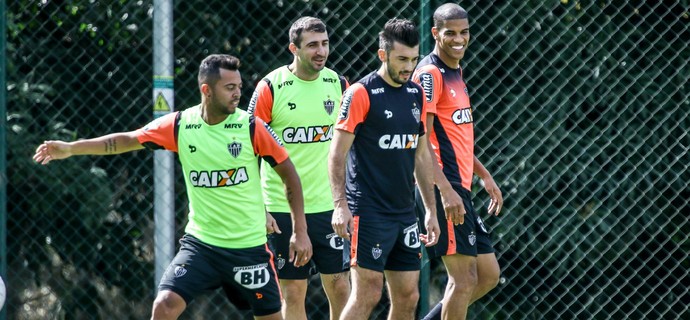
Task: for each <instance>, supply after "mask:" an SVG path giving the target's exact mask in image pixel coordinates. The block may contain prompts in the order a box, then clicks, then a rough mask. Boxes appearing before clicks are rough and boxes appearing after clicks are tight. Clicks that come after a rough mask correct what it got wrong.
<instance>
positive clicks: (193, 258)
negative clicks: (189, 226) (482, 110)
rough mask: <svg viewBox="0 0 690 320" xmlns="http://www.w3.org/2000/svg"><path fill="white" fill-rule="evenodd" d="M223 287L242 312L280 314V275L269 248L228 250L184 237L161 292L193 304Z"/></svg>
mask: <svg viewBox="0 0 690 320" xmlns="http://www.w3.org/2000/svg"><path fill="white" fill-rule="evenodd" d="M221 287H222V288H223V290H224V291H225V294H226V295H227V297H228V299H230V301H231V302H232V303H234V304H235V305H236V306H237V307H238V308H240V309H248V308H249V307H251V309H252V311H253V313H254V315H255V316H266V315H270V314H274V313H276V312H279V311H280V307H281V292H280V288H279V286H278V275H277V274H276V271H275V267H274V265H273V259H272V254H271V252H270V251H269V250H268V246H267V245H265V244H263V245H260V246H257V247H253V248H246V249H227V248H220V247H216V246H212V245H209V244H206V243H204V242H202V241H201V240H199V239H197V238H195V237H193V236H191V235H188V234H186V235H184V236H183V237H182V239H180V251H178V252H177V255H175V258H174V259H173V261H172V262H171V263H170V265H169V266H168V268H167V269H166V270H165V273H163V277H162V279H161V282H160V284H159V285H158V290H170V291H173V292H175V293H177V294H179V295H180V296H181V297H182V298H183V299H184V300H185V302H187V304H189V303H190V302H191V301H192V300H193V299H194V297H196V296H198V295H200V294H202V293H204V292H207V291H211V290H215V289H218V288H221Z"/></svg>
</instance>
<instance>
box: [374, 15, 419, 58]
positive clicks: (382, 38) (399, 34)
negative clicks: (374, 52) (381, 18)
mask: <svg viewBox="0 0 690 320" xmlns="http://www.w3.org/2000/svg"><path fill="white" fill-rule="evenodd" d="M396 41H397V42H399V43H402V44H404V45H406V46H408V47H414V46H416V45H418V44H419V30H417V26H415V24H414V23H413V22H412V21H410V20H407V19H398V18H393V19H390V20H388V22H386V25H384V26H383V31H381V32H379V49H383V50H385V51H386V52H390V51H391V49H393V42H396Z"/></svg>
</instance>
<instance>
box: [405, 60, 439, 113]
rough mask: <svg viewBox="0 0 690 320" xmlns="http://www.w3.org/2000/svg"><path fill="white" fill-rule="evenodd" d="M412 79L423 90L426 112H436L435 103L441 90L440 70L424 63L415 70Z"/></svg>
mask: <svg viewBox="0 0 690 320" xmlns="http://www.w3.org/2000/svg"><path fill="white" fill-rule="evenodd" d="M412 81H414V82H416V83H418V84H419V85H421V86H422V89H423V90H424V97H425V99H424V100H426V102H427V109H426V112H428V113H433V114H436V104H437V103H438V100H439V99H440V97H441V92H442V90H443V77H442V75H441V71H439V70H438V68H437V67H436V66H434V65H431V64H429V65H425V66H423V67H421V68H419V69H417V70H416V71H415V73H414V76H413V77H412Z"/></svg>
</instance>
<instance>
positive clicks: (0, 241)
mask: <svg viewBox="0 0 690 320" xmlns="http://www.w3.org/2000/svg"><path fill="white" fill-rule="evenodd" d="M6 34H7V11H6V10H5V0H0V146H2V147H0V275H1V276H2V278H3V279H7V277H6V275H7V170H6V169H7V136H6V130H7V83H6V82H5V81H6V80H5V79H6V78H5V74H6V73H7V72H6V65H7V64H6V59H7V55H6V51H7V39H6ZM5 284H7V281H5ZM5 298H7V296H5ZM6 309H7V308H4V307H3V308H0V320H5V319H7V311H5V310H6Z"/></svg>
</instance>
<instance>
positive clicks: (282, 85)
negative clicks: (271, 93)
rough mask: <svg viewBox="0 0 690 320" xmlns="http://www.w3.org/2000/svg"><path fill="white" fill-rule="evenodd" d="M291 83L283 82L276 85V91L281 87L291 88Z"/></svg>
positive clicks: (290, 81) (289, 81)
mask: <svg viewBox="0 0 690 320" xmlns="http://www.w3.org/2000/svg"><path fill="white" fill-rule="evenodd" d="M292 83H293V80H285V81H283V83H280V84H278V90H280V89H281V88H282V87H288V86H291V85H292Z"/></svg>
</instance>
